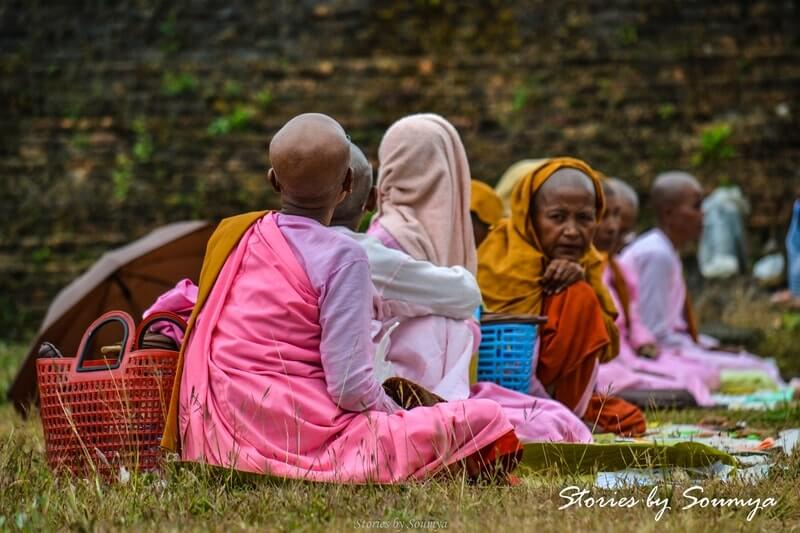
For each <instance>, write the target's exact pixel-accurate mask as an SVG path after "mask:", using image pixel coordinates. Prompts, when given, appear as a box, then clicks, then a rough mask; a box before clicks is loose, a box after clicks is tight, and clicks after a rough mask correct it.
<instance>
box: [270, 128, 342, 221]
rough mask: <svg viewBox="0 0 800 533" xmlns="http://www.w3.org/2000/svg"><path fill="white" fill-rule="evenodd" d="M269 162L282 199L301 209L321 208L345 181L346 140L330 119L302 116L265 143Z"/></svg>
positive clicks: (272, 176) (271, 177)
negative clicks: (267, 143) (288, 200)
mask: <svg viewBox="0 0 800 533" xmlns="http://www.w3.org/2000/svg"><path fill="white" fill-rule="evenodd" d="M269 159H270V162H271V164H272V169H271V170H270V179H271V180H272V179H273V178H274V180H275V182H277V188H278V190H279V191H280V192H281V194H282V198H283V197H287V198H290V199H291V201H292V202H293V203H294V204H296V205H298V206H301V207H309V208H321V207H323V206H324V204H325V203H326V199H327V198H328V197H329V196H331V195H332V194H334V193H338V192H339V191H340V190H341V187H342V184H343V182H344V181H345V178H346V176H347V174H348V168H349V165H350V141H349V140H348V138H347V134H346V133H345V131H344V129H343V128H342V127H341V126H340V125H339V123H338V122H336V121H335V120H333V119H332V118H331V117H329V116H327V115H322V114H319V113H306V114H303V115H298V116H296V117H295V118H293V119H292V120H290V121H289V122H287V123H286V125H284V126H283V127H282V128H281V129H280V130H279V131H278V133H276V134H275V136H274V137H273V138H272V141H271V142H270V144H269ZM273 185H275V184H274V183H273ZM334 195H335V194H334ZM334 205H335V204H334Z"/></svg>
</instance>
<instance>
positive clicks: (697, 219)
mask: <svg viewBox="0 0 800 533" xmlns="http://www.w3.org/2000/svg"><path fill="white" fill-rule="evenodd" d="M669 223H670V226H671V228H672V231H673V232H674V233H675V234H677V235H679V236H680V237H681V238H682V239H683V240H685V241H686V242H692V241H696V240H698V239H699V238H700V234H701V233H702V232H703V190H702V189H701V188H700V187H699V186H695V185H684V186H683V187H682V189H681V191H680V193H679V195H678V200H677V201H676V202H675V205H674V206H673V207H672V209H671V210H670V212H669Z"/></svg>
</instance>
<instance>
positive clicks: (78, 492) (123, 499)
mask: <svg viewBox="0 0 800 533" xmlns="http://www.w3.org/2000/svg"><path fill="white" fill-rule="evenodd" d="M22 351H23V347H22V346H19V345H9V344H3V343H0V391H3V393H4V392H5V388H6V386H7V383H8V380H9V379H10V375H11V372H12V371H13V370H14V369H15V368H16V364H17V361H18V359H19V357H20V356H21V353H22ZM3 395H4V394H3ZM709 415H713V416H722V417H727V418H728V419H729V420H731V421H737V420H742V419H744V420H746V421H747V422H748V424H749V425H750V426H752V427H756V428H772V429H774V430H778V429H782V428H787V427H800V408H797V407H791V408H785V409H782V410H779V411H772V412H766V413H739V414H735V415H731V414H730V413H728V412H725V411H712V412H703V413H699V412H693V411H681V412H665V413H658V414H655V413H649V414H648V419H649V420H650V421H661V422H666V421H676V422H682V421H685V422H697V421H698V420H699V419H700V418H701V417H703V416H709ZM570 485H577V486H579V487H581V488H587V489H589V490H590V491H591V494H590V496H593V497H598V496H606V497H609V496H615V497H622V496H626V497H636V498H638V499H639V500H640V501H639V503H638V504H636V505H635V506H634V507H632V508H608V507H606V508H599V507H597V506H595V507H592V508H588V507H586V506H584V507H582V508H578V507H577V506H573V507H571V508H569V509H565V510H559V509H558V508H559V506H561V505H563V504H564V503H566V500H565V499H563V498H561V497H560V496H559V492H560V491H561V490H562V489H564V488H565V487H568V486H570ZM692 485H693V483H692V482H691V481H688V480H686V479H675V480H674V481H673V483H670V484H664V485H662V486H659V487H658V497H661V498H669V502H670V505H671V507H672V509H671V510H669V511H667V512H666V513H665V514H664V515H663V517H662V518H661V520H660V521H656V520H655V514H656V509H655V508H653V509H651V508H648V507H647V505H646V503H645V500H646V499H647V496H648V493H649V491H650V489H648V488H641V489H626V490H624V491H619V492H616V493H615V492H610V491H601V490H599V489H593V488H592V480H591V479H590V478H561V477H555V476H532V475H529V476H523V483H522V484H521V485H520V486H516V487H474V486H470V485H466V484H464V483H461V482H460V481H458V480H449V481H443V480H436V481H430V482H426V483H418V484H409V485H404V486H393V487H379V486H330V485H327V486H326V485H315V484H309V483H301V482H280V481H275V480H271V479H263V478H262V479H252V478H249V479H242V478H240V477H236V476H232V475H229V474H228V473H219V472H210V471H207V470H203V469H197V468H191V469H190V468H178V467H176V466H174V465H172V466H170V467H169V468H168V471H167V472H166V473H165V477H164V479H158V478H156V477H154V476H134V477H133V478H132V479H131V480H130V481H129V482H128V483H127V484H125V485H119V484H118V485H113V486H108V485H104V484H102V483H99V482H97V481H94V480H88V481H87V480H80V479H75V478H71V477H54V476H53V474H51V472H50V471H49V470H48V468H47V465H46V463H45V461H44V445H43V440H42V432H41V426H40V423H39V420H38V418H36V417H33V418H31V419H29V420H22V419H21V418H19V417H18V416H17V415H16V414H15V413H14V411H13V409H12V408H11V406H9V405H8V404H6V403H0V530H4V529H7V530H17V529H21V530H28V531H39V530H57V529H58V530H60V529H73V530H80V531H89V530H137V531H139V530H203V531H205V530H214V531H239V530H264V529H268V530H295V529H299V530H313V531H317V530H351V529H401V528H402V529H451V530H459V531H460V530H466V531H482V532H485V531H494V530H497V529H501V528H502V529H504V530H505V529H507V530H511V531H514V530H517V531H532V530H536V531H572V530H578V531H583V530H590V531H595V530H601V531H602V530H605V531H631V530H636V531H654V530H656V529H658V530H659V531H660V530H667V531H693V530H719V531H736V530H745V529H746V530H752V529H758V530H767V529H770V530H788V531H791V530H795V531H797V530H800V494H799V492H800V491H798V489H797V487H798V486H800V454H799V453H797V452H796V453H795V454H794V455H793V456H792V457H788V458H784V459H783V460H782V461H781V463H780V465H779V467H778V468H774V469H773V470H772V474H771V477H770V479H769V480H766V481H762V482H759V483H757V484H755V485H745V484H742V483H739V482H734V483H729V484H722V483H720V482H718V481H709V482H706V483H704V484H703V490H704V494H703V495H704V496H707V497H715V498H733V497H738V498H743V499H747V498H751V499H756V498H761V499H762V503H764V504H766V503H767V500H766V499H767V498H774V499H775V501H776V505H775V506H772V507H768V508H765V509H762V510H759V511H757V512H756V513H755V515H754V517H753V518H752V521H750V522H748V521H747V515H748V513H749V512H750V511H751V509H752V508H753V506H752V505H748V506H741V507H739V508H731V507H727V508H719V507H717V508H713V507H706V508H701V507H700V506H699V505H698V506H696V507H694V508H691V509H681V508H682V507H683V506H685V505H687V504H689V503H690V502H691V501H692V500H690V499H688V498H684V497H683V495H682V493H683V491H684V490H685V489H687V488H689V487H691V486H692ZM692 494H693V495H694V496H696V497H697V498H701V497H702V496H703V495H701V494H698V493H697V492H695V493H692ZM587 502H588V500H587Z"/></svg>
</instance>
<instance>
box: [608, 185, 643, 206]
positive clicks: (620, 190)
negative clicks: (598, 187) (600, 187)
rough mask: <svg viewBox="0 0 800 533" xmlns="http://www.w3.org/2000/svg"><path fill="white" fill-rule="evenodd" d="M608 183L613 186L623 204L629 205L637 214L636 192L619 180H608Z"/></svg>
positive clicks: (637, 200)
mask: <svg viewBox="0 0 800 533" xmlns="http://www.w3.org/2000/svg"><path fill="white" fill-rule="evenodd" d="M608 182H609V183H611V185H613V187H614V189H616V191H617V194H619V196H620V199H621V200H622V201H623V202H626V203H628V204H630V205H631V206H632V207H633V208H634V209H635V210H636V211H637V212H638V211H639V195H638V194H636V190H635V189H634V188H633V187H631V186H630V185H628V184H627V183H626V182H624V181H622V180H621V179H619V178H608Z"/></svg>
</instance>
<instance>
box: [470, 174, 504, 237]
mask: <svg viewBox="0 0 800 533" xmlns="http://www.w3.org/2000/svg"><path fill="white" fill-rule="evenodd" d="M471 192H472V196H471V197H470V203H469V210H470V211H471V212H473V213H475V216H477V217H478V218H479V219H480V220H481V222H483V223H484V224H486V225H487V226H494V225H495V224H497V223H498V222H499V221H500V219H501V218H503V202H501V201H500V197H499V196H497V193H495V192H494V189H492V188H491V187H489V186H488V185H486V184H485V183H484V182H482V181H478V180H472V191H471Z"/></svg>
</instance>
